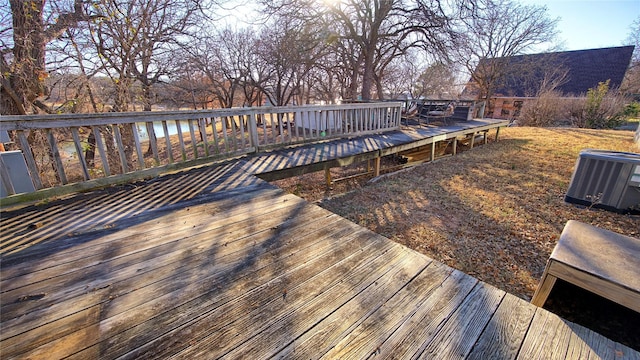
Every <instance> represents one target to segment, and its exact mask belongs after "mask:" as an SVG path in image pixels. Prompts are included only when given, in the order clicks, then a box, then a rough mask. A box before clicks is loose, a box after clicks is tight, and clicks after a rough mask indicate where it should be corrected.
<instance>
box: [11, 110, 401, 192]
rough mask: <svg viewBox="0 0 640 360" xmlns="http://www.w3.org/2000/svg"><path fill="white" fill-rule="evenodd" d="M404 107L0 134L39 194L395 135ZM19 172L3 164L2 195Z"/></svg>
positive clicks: (81, 120)
mask: <svg viewBox="0 0 640 360" xmlns="http://www.w3.org/2000/svg"><path fill="white" fill-rule="evenodd" d="M401 105H402V104H401V103H390V102H385V103H365V104H346V105H329V106H297V107H255V108H232V109H213V110H193V111H163V112H131V113H100V114H62V115H27V116H2V117H0V132H1V131H6V132H8V133H9V134H10V137H11V139H12V140H13V141H14V142H15V145H16V146H17V147H18V148H19V149H20V150H21V151H22V153H23V155H24V160H25V165H26V166H24V167H25V168H26V171H28V173H27V174H26V175H25V176H28V177H29V178H30V179H31V180H30V181H32V182H33V187H34V188H35V190H40V189H45V188H52V187H57V186H60V185H66V184H69V183H81V182H88V181H91V180H96V179H112V180H114V181H103V182H101V183H113V182H118V181H117V180H122V179H123V178H127V177H124V176H123V175H125V174H134V173H140V172H144V171H147V172H148V173H157V172H158V171H160V170H163V169H173V168H181V167H187V166H191V165H195V164H198V163H204V162H207V161H212V160H216V159H223V158H231V157H234V156H240V155H244V154H250V153H255V152H259V151H264V150H268V149H273V148H277V147H282V146H288V145H294V144H299V143H304V142H312V141H321V140H326V139H333V138H341V137H352V136H361V135H366V134H371V133H379V132H384V131H389V130H396V129H398V128H399V127H400V116H401V115H400V111H401ZM0 154H2V153H0ZM149 169H154V170H155V171H154V172H150V171H148V170H149ZM15 172H16V169H12V168H8V166H7V164H6V163H5V161H2V158H0V174H1V175H2V183H1V184H0V185H2V187H3V188H4V189H3V190H4V193H5V194H3V196H6V195H13V194H15V193H16V188H17V186H16V185H18V184H16V176H15ZM12 173H13V174H12ZM25 176H22V177H18V180H17V181H22V180H20V179H22V178H23V177H25ZM128 178H134V176H129V177H128ZM26 180H27V181H29V179H26Z"/></svg>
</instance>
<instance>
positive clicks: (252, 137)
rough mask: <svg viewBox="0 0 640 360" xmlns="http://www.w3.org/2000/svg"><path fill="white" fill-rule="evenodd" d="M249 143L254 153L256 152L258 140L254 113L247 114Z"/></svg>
mask: <svg viewBox="0 0 640 360" xmlns="http://www.w3.org/2000/svg"><path fill="white" fill-rule="evenodd" d="M249 141H251V146H253V147H254V148H255V152H258V151H259V150H258V148H259V147H258V143H259V142H260V140H259V139H258V122H257V121H256V112H255V111H252V112H251V113H250V114H249Z"/></svg>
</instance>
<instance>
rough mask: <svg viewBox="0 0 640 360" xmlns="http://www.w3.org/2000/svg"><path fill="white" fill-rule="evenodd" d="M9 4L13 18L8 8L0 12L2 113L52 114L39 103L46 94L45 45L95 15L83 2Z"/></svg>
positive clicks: (12, 0) (12, 1)
mask: <svg viewBox="0 0 640 360" xmlns="http://www.w3.org/2000/svg"><path fill="white" fill-rule="evenodd" d="M9 5H10V10H11V13H10V16H9V14H7V13H6V12H5V11H6V10H8V9H7V8H5V7H3V10H2V13H0V16H1V19H2V25H1V26H2V29H0V36H1V37H2V40H1V41H2V50H1V51H2V58H1V59H0V80H1V81H2V90H1V91H0V113H2V114H27V113H30V112H35V111H50V110H49V109H48V108H47V106H46V105H44V104H43V103H42V102H40V101H39V100H38V98H39V97H40V96H42V95H44V94H45V93H46V89H45V86H44V80H45V79H46V78H47V71H46V68H45V54H46V45H47V44H48V43H49V42H51V41H52V40H54V39H56V38H58V37H59V36H60V35H61V34H62V33H63V32H64V31H65V30H66V29H68V28H72V27H75V26H77V25H78V23H80V22H83V21H90V20H92V19H94V18H96V16H94V15H90V14H89V12H88V11H87V8H88V6H87V5H86V4H85V3H84V1H82V0H74V1H70V0H69V1H59V2H55V3H54V5H55V6H48V3H47V2H45V1H22V0H10V1H9ZM9 18H11V24H10V25H9V21H8V19H9Z"/></svg>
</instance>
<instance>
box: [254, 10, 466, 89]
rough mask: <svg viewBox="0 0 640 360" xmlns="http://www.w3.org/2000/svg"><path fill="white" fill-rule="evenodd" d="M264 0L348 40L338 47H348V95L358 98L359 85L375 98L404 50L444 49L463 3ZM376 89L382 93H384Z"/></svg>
mask: <svg viewBox="0 0 640 360" xmlns="http://www.w3.org/2000/svg"><path fill="white" fill-rule="evenodd" d="M262 2H263V3H264V4H265V5H266V6H267V9H268V11H269V12H270V13H280V14H284V15H285V16H286V17H287V18H296V19H303V20H305V21H312V22H314V23H315V24H317V25H316V26H318V28H319V29H325V30H324V32H326V34H327V35H328V38H331V39H337V41H338V42H341V43H344V45H343V46H342V47H338V48H339V49H340V48H341V49H349V50H350V51H349V57H350V59H349V60H348V61H344V62H343V65H344V66H346V67H348V70H349V71H350V73H351V80H350V90H351V94H350V95H351V96H352V97H355V96H354V95H355V92H356V89H358V88H359V93H360V96H361V97H362V99H364V100H369V99H370V98H371V97H372V93H373V88H374V86H375V85H376V83H377V84H381V81H382V79H383V78H384V71H385V68H386V67H387V66H388V65H389V64H391V62H392V61H393V58H394V57H398V56H402V55H403V54H405V53H406V49H408V48H411V47H418V46H419V47H422V48H423V49H426V50H427V51H430V52H444V51H445V50H446V49H447V48H448V44H449V43H450V40H451V36H452V34H453V29H452V27H451V20H452V17H453V15H454V11H455V10H456V6H459V5H460V4H465V2H463V1H460V2H458V1H453V2H451V3H452V4H449V5H451V6H443V5H442V4H441V3H440V1H437V0H436V1H433V0H431V1H427V0H346V1H336V2H322V3H318V2H317V1H314V0H287V1H284V0H279V1H266V0H264V1H262ZM466 3H470V2H468V1H467V2H466ZM345 53H346V51H345ZM378 92H379V94H378V97H380V96H383V94H380V91H379V90H378Z"/></svg>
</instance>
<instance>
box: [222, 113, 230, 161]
mask: <svg viewBox="0 0 640 360" xmlns="http://www.w3.org/2000/svg"><path fill="white" fill-rule="evenodd" d="M227 121H229V117H228V116H225V117H223V118H222V137H223V138H224V152H225V153H228V152H229V136H228V135H227Z"/></svg>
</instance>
